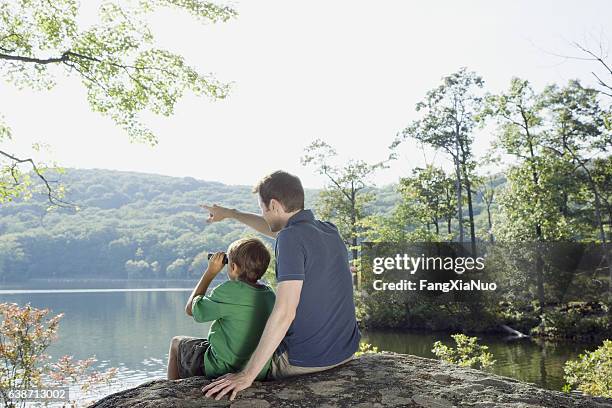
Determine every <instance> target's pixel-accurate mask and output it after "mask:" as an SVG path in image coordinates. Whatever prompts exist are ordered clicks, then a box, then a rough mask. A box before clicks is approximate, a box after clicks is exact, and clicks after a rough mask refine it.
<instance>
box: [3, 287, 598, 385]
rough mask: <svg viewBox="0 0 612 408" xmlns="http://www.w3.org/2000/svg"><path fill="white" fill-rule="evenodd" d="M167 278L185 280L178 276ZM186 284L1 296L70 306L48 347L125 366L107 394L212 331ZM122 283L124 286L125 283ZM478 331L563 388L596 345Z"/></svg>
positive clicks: (504, 370) (510, 368)
mask: <svg viewBox="0 0 612 408" xmlns="http://www.w3.org/2000/svg"><path fill="white" fill-rule="evenodd" d="M165 286H166V287H167V288H180V286H177V283H176V282H174V283H171V284H167V285H165ZM182 287H184V288H185V289H183V290H180V289H172V290H146V291H142V290H139V291H134V290H127V291H126V290H121V291H99V290H87V291H82V290H81V291H65V290H63V291H52V290H48V289H47V290H45V291H44V292H38V293H32V292H28V293H23V292H22V293H15V292H14V291H13V292H12V293H8V288H5V287H4V288H2V289H3V293H0V302H7V301H8V302H16V303H19V304H25V303H28V302H29V303H31V304H32V305H33V306H35V307H38V308H49V309H51V310H52V313H53V314H57V313H65V316H64V318H63V319H62V321H61V323H60V330H59V339H58V341H57V342H55V343H54V344H53V345H52V346H51V347H50V348H49V354H51V355H52V356H53V357H54V358H57V357H59V356H62V355H64V354H70V355H74V357H75V358H77V359H84V358H88V357H91V356H92V355H95V356H96V358H97V359H98V367H99V368H101V369H104V368H108V367H118V368H119V374H118V379H119V381H118V382H117V383H116V384H115V385H114V386H113V387H112V388H111V389H105V390H104V391H101V392H102V393H104V394H107V393H110V392H114V391H116V390H118V389H123V388H126V387H129V386H133V385H136V384H139V383H141V382H143V381H146V380H149V379H153V378H164V377H165V375H166V371H165V370H166V362H167V353H168V345H169V342H170V339H171V338H172V336H175V335H179V334H183V335H191V336H201V337H204V336H206V334H207V332H208V328H209V325H208V324H198V323H195V322H194V321H193V320H192V319H191V318H189V317H188V316H186V315H185V313H184V306H185V302H186V300H187V298H188V296H189V291H190V288H191V287H192V283H191V282H183V283H182ZM117 288H118V289H121V288H120V285H118V286H117ZM13 289H15V288H13ZM39 289H40V288H39ZM73 289H76V288H75V287H73ZM106 289H109V288H108V287H106ZM363 337H364V340H365V341H367V342H368V343H371V344H373V345H374V346H377V347H378V348H379V349H381V350H388V351H395V352H398V353H406V354H414V355H417V356H422V357H430V358H432V357H434V356H433V354H432V352H431V349H432V346H433V343H434V342H435V341H436V340H441V341H443V342H445V343H446V344H449V345H452V344H453V343H452V339H451V338H450V335H449V334H447V333H431V332H428V333H423V332H410V333H397V332H382V331H378V332H373V331H369V332H365V333H364V336H363ZM479 337H480V339H481V343H482V344H486V345H488V346H489V350H490V351H491V353H492V354H493V356H494V358H495V360H496V361H497V362H496V364H495V366H494V368H493V369H492V371H493V372H495V373H496V374H500V375H504V376H508V377H514V378H518V379H520V380H523V381H527V382H532V383H535V384H538V385H540V386H542V387H545V388H550V389H555V390H560V388H561V386H562V385H563V364H564V363H565V361H566V360H568V359H573V358H576V356H577V355H578V354H580V353H582V352H583V351H584V350H585V349H589V350H592V349H594V348H595V347H596V346H597V345H594V344H576V343H562V344H561V343H557V344H556V343H551V342H544V341H534V340H532V339H515V340H512V341H504V338H503V337H491V336H479Z"/></svg>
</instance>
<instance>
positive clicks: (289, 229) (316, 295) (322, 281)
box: [274, 210, 361, 367]
mask: <svg viewBox="0 0 612 408" xmlns="http://www.w3.org/2000/svg"><path fill="white" fill-rule="evenodd" d="M274 253H275V256H276V279H277V281H278V282H283V281H287V280H302V281H304V282H303V285H302V292H301V295H300V302H299V304H298V307H297V311H296V315H295V319H294V320H293V322H292V323H291V326H290V327H289V330H288V331H287V334H286V335H285V338H284V339H283V341H282V342H281V344H280V345H279V349H278V351H279V352H284V351H287V352H288V356H289V363H290V364H292V365H295V366H301V367H326V366H330V365H334V364H337V363H339V362H341V361H343V360H345V359H347V358H348V357H350V356H351V355H352V354H353V353H355V351H357V349H358V348H359V340H360V338H361V334H360V332H359V327H358V326H357V319H356V318H355V303H354V301H353V283H352V277H351V272H350V269H349V260H348V250H347V248H346V245H345V244H344V242H343V241H342V238H341V237H340V234H339V233H338V228H336V226H335V225H334V224H332V223H331V222H323V221H319V220H316V219H315V218H314V215H313V213H312V211H310V210H301V211H300V212H298V213H296V214H294V215H293V216H292V217H291V218H290V219H289V221H288V222H287V225H286V226H285V228H283V229H282V230H281V231H280V232H279V233H278V236H277V237H276V243H275V248H274Z"/></svg>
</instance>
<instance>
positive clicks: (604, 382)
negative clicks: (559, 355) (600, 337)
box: [563, 340, 612, 398]
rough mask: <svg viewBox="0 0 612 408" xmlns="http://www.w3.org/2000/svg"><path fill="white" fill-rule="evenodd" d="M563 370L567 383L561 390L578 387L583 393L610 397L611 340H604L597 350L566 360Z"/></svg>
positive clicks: (567, 390) (611, 389)
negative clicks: (576, 358) (572, 359)
mask: <svg viewBox="0 0 612 408" xmlns="http://www.w3.org/2000/svg"><path fill="white" fill-rule="evenodd" d="M564 371H565V381H566V382H567V384H565V386H564V387H563V391H565V392H569V391H571V390H572V389H578V390H579V391H582V392H583V393H585V394H590V395H596V396H601V397H607V398H612V341H610V340H604V342H603V345H601V346H600V347H599V348H598V349H597V350H595V351H591V352H587V353H585V354H580V355H579V356H578V360H575V361H567V362H566V363H565V367H564Z"/></svg>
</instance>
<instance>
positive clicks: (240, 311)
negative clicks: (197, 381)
mask: <svg viewBox="0 0 612 408" xmlns="http://www.w3.org/2000/svg"><path fill="white" fill-rule="evenodd" d="M275 300H276V295H275V294H274V292H273V291H272V289H271V288H270V287H269V286H265V285H262V286H260V287H253V286H251V285H249V284H248V283H245V282H242V281H238V280H229V281H226V282H223V283H222V284H220V285H219V286H217V287H216V288H214V289H213V290H212V292H211V293H210V295H208V296H202V295H200V296H196V297H194V298H193V302H192V304H191V311H192V314H193V318H194V319H195V321H196V322H200V323H203V322H210V321H213V323H212V325H211V326H210V330H209V332H208V341H209V343H210V347H209V348H208V350H206V353H205V354H204V371H205V374H206V376H207V377H210V378H213V377H218V376H220V375H223V374H226V373H233V372H237V371H240V370H242V368H244V366H245V365H246V363H247V362H248V361H249V358H251V354H252V353H253V351H255V348H257V344H258V343H259V338H260V337H261V334H262V333H263V330H264V327H265V326H266V322H267V320H268V317H269V316H270V313H272V308H273V307H274V302H275ZM270 362H271V359H270V360H268V362H267V363H266V365H265V366H264V368H263V369H262V370H261V372H260V373H259V375H258V376H257V380H263V379H265V378H266V375H267V373H268V370H269V369H270Z"/></svg>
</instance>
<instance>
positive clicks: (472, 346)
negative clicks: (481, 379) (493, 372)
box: [431, 334, 495, 369]
mask: <svg viewBox="0 0 612 408" xmlns="http://www.w3.org/2000/svg"><path fill="white" fill-rule="evenodd" d="M451 337H452V338H453V340H454V341H455V343H456V347H455V348H453V347H449V346H447V345H445V344H443V343H442V342H441V341H436V342H435V343H434V346H433V349H432V350H431V351H432V353H434V354H435V355H436V357H438V358H439V359H440V360H442V361H446V362H447V363H452V364H457V365H459V366H461V367H473V368H478V369H485V368H488V367H491V366H492V365H493V364H495V360H493V355H492V354H491V353H489V352H488V351H487V350H488V349H489V348H488V347H487V346H483V345H480V344H478V338H477V337H469V336H466V335H465V334H453V335H452V336H451Z"/></svg>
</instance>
